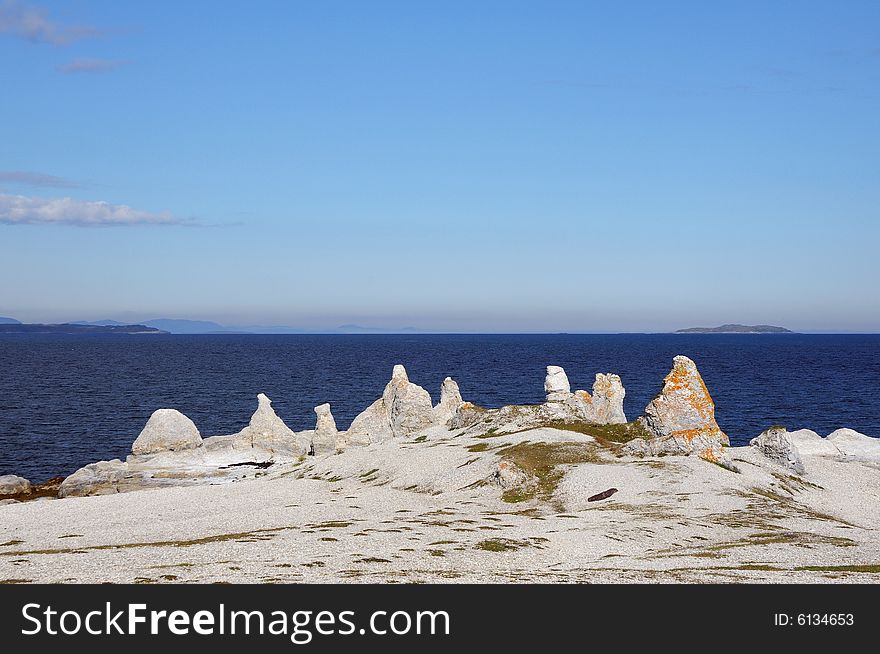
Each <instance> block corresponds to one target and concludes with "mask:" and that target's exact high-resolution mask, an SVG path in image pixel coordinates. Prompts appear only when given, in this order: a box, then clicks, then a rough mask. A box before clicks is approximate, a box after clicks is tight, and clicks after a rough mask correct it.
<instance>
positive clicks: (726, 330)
mask: <svg viewBox="0 0 880 654" xmlns="http://www.w3.org/2000/svg"><path fill="white" fill-rule="evenodd" d="M675 333H676V334H794V332H793V331H791V330H790V329H786V328H785V327H774V326H773V325H736V324H734V325H721V326H720V327H688V328H687V329H679V330H677V331H676V332H675Z"/></svg>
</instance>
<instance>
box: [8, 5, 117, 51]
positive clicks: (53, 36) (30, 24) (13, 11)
mask: <svg viewBox="0 0 880 654" xmlns="http://www.w3.org/2000/svg"><path fill="white" fill-rule="evenodd" d="M0 33H6V34H12V35H13V36H18V37H20V38H23V39H27V40H28V41H31V42H33V43H50V44H52V45H68V44H69V43H73V42H74V41H80V40H82V39H88V38H94V37H96V36H100V35H101V30H99V29H98V28H97V27H92V26H89V25H62V24H60V23H56V22H54V21H52V20H50V19H49V15H48V12H47V11H46V10H45V9H43V8H42V7H35V6H32V5H27V4H23V3H21V2H19V1H18V0H0Z"/></svg>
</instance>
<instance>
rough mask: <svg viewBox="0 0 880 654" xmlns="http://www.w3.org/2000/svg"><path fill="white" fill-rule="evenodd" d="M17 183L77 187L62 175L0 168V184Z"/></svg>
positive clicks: (48, 186)
mask: <svg viewBox="0 0 880 654" xmlns="http://www.w3.org/2000/svg"><path fill="white" fill-rule="evenodd" d="M4 182H6V183H9V184H19V185H23V186H39V187H43V188H79V186H80V185H79V184H78V183H76V182H74V181H71V180H69V179H64V178H63V177H56V176H55V175H46V174H44V173H29V172H27V171H24V170H0V184H3V183H4Z"/></svg>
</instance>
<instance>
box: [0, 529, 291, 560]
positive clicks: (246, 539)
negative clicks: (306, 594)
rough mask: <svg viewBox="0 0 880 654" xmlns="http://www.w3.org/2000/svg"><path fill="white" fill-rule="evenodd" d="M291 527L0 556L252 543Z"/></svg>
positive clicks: (18, 552)
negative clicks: (229, 542) (231, 542)
mask: <svg viewBox="0 0 880 654" xmlns="http://www.w3.org/2000/svg"><path fill="white" fill-rule="evenodd" d="M287 529H293V527H273V528H271V529H255V530H254V531H242V532H236V533H231V534H217V535H216V536H205V537H204V538H193V539H192V540H161V541H152V542H146V543H120V544H118V545H90V546H88V547H76V548H72V547H71V548H58V549H43V550H30V551H15V552H0V556H25V555H30V554H80V553H83V552H93V551H100V550H125V549H137V548H141V547H191V546H193V545H207V544H209V543H222V542H227V541H236V542H239V543H254V542H257V541H261V540H269V539H271V538H273V536H274V534H275V533H277V532H279V531H285V530H287Z"/></svg>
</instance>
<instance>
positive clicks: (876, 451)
mask: <svg viewBox="0 0 880 654" xmlns="http://www.w3.org/2000/svg"><path fill="white" fill-rule="evenodd" d="M826 440H827V441H828V442H829V443H831V444H833V445H834V447H836V448H837V449H838V451H839V452H840V453H841V454H843V455H844V456H848V457H853V458H858V459H866V460H871V461H880V439H878V438H871V437H870V436H866V435H865V434H860V433H859V432H857V431H855V430H854V429H837V430H835V431H833V432H831V433H830V434H828V436H827V438H826Z"/></svg>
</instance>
